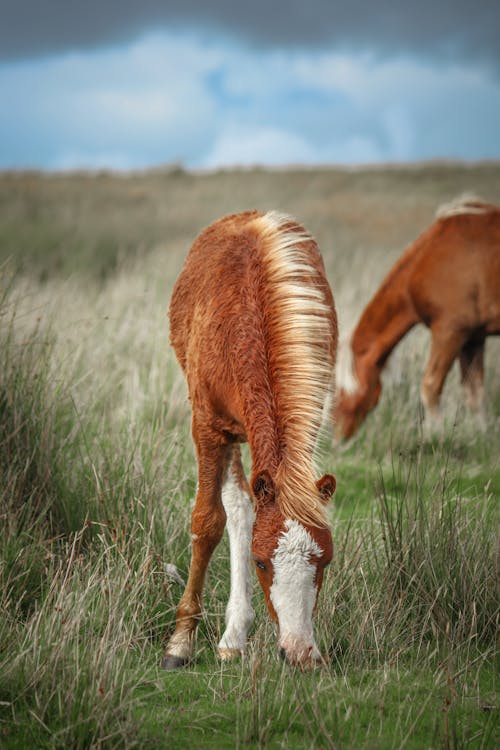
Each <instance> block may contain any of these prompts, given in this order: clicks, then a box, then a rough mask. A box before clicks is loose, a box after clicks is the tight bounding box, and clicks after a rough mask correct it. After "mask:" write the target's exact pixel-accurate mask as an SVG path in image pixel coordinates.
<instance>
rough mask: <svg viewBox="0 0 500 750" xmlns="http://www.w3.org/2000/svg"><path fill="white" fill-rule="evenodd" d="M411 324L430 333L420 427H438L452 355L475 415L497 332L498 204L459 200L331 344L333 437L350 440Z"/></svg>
mask: <svg viewBox="0 0 500 750" xmlns="http://www.w3.org/2000/svg"><path fill="white" fill-rule="evenodd" d="M418 323H423V324H424V325H425V326H427V327H428V328H429V329H430V331H431V348H430V355H429V359H428V362H427V365H426V368H425V373H424V376H423V380H422V384H421V391H420V393H421V400H422V403H423V406H424V411H425V417H426V422H427V424H428V425H430V426H431V427H434V426H437V425H438V424H439V422H440V412H439V402H440V397H441V392H442V390H443V386H444V383H445V379H446V376H447V374H448V371H449V370H450V368H451V365H452V364H453V361H454V360H455V359H457V358H458V360H459V363H460V370H461V383H462V387H463V390H464V400H465V403H466V405H467V406H468V407H469V408H470V409H471V410H472V411H474V412H476V413H478V415H479V416H480V417H481V416H482V410H483V397H484V348H485V339H486V337H487V336H492V335H498V334H499V333H500V207H498V206H495V205H492V204H489V203H485V202H483V201H481V200H479V199H475V198H473V197H467V196H462V197H461V198H458V199H455V200H454V201H452V202H451V203H448V204H446V205H444V206H441V207H440V208H439V209H438V210H437V212H436V220H435V221H434V223H433V224H432V225H431V226H430V227H429V228H428V229H427V230H426V231H424V232H423V233H422V234H421V235H420V236H419V237H418V238H417V239H416V240H415V241H414V242H413V243H412V244H411V245H410V246H409V247H408V248H407V249H406V251H405V252H404V253H403V255H402V256H401V257H400V258H399V260H397V261H396V263H395V264H394V265H393V266H392V268H391V269H390V271H389V273H388V274H387V276H386V277H385V279H384V280H383V282H382V284H381V286H380V288H379V289H378V291H377V292H376V294H375V296H374V297H373V298H372V300H371V301H370V302H369V303H368V305H367V306H366V308H365V310H364V311H363V313H362V315H361V317H360V319H359V322H358V324H357V325H356V326H355V328H354V330H353V332H352V333H351V335H350V336H349V337H348V338H347V339H345V340H343V341H342V342H341V343H340V346H339V357H338V370H337V384H338V401H337V404H336V406H335V408H334V422H335V423H336V433H337V436H338V437H339V438H340V439H347V438H350V437H351V436H352V435H353V434H354V432H355V431H356V430H357V428H358V427H359V425H360V424H361V422H362V421H363V420H364V418H365V417H366V415H367V414H368V412H369V411H370V410H371V409H373V408H374V407H375V406H376V405H377V403H378V401H379V398H380V393H381V390H382V383H381V377H380V376H381V372H382V370H383V368H384V366H385V364H386V362H387V360H388V357H389V355H390V353H391V352H392V350H393V349H394V347H395V346H396V344H397V343H398V342H399V341H400V340H401V339H402V338H403V336H404V335H405V334H406V333H407V332H408V331H409V330H410V329H411V328H413V326H415V325H416V324H418Z"/></svg>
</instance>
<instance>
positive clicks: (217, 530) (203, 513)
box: [191, 505, 226, 554]
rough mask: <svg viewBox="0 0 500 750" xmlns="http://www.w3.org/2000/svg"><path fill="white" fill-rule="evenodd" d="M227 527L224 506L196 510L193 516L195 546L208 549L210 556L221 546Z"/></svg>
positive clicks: (192, 528)
mask: <svg viewBox="0 0 500 750" xmlns="http://www.w3.org/2000/svg"><path fill="white" fill-rule="evenodd" d="M225 526H226V513H225V510H224V508H223V506H222V505H220V506H219V505H217V506H215V508H210V510H209V511H207V510H203V509H202V510H200V509H197V508H195V509H194V511H193V514H192V516H191V542H192V544H193V546H196V547H199V548H203V549H206V551H207V552H208V553H209V554H210V553H211V552H213V550H214V549H215V547H216V546H217V545H218V544H219V542H220V540H221V539H222V535H223V534H224V528H225Z"/></svg>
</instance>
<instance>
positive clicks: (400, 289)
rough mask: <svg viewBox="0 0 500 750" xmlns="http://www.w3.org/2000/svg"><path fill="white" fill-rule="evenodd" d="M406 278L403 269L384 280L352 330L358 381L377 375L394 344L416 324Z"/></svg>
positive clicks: (406, 270) (406, 275)
mask: <svg viewBox="0 0 500 750" xmlns="http://www.w3.org/2000/svg"><path fill="white" fill-rule="evenodd" d="M408 276H409V274H408V269H407V268H404V269H401V270H400V271H399V272H396V273H393V274H391V275H390V277H387V279H386V280H385V281H384V282H383V284H382V286H381V287H380V289H379V290H378V292H377V293H376V294H375V296H374V297H373V299H372V300H371V302H370V303H369V304H368V306H367V307H366V308H365V310H364V312H363V314H362V316H361V318H360V321H359V323H358V325H357V326H356V328H355V330H354V333H353V337H352V350H353V355H354V358H355V360H356V363H357V370H358V371H359V370H360V369H361V371H362V372H361V373H359V374H360V375H361V376H362V377H363V375H365V377H367V378H369V376H370V375H371V374H372V373H377V374H378V372H380V370H381V369H382V368H383V366H384V365H385V363H386V361H387V358H388V357H389V355H390V353H391V352H392V350H393V349H394V347H395V346H396V344H397V343H398V342H399V341H400V340H401V339H402V338H403V336H404V335H405V333H407V331H409V329H410V328H412V327H413V326H414V325H415V324H416V323H417V322H418V316H417V314H416V312H415V309H414V307H413V304H412V301H411V297H410V294H409V290H408ZM363 370H365V372H364V373H363Z"/></svg>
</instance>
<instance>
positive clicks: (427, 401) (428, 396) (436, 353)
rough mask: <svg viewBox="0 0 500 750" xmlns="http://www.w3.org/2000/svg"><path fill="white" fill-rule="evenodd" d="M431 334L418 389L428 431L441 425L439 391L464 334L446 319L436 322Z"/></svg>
mask: <svg viewBox="0 0 500 750" xmlns="http://www.w3.org/2000/svg"><path fill="white" fill-rule="evenodd" d="M431 335H432V341H431V351H430V355H429V360H428V362H427V366H426V368H425V373H424V377H423V380H422V386H421V391H420V394H421V398H422V403H423V405H424V408H425V416H426V426H425V429H426V430H428V431H430V432H432V431H433V430H434V429H435V428H437V427H440V426H441V423H442V420H441V413H440V410H439V401H440V398H441V392H442V390H443V386H444V382H445V380H446V376H447V375H448V371H449V369H450V367H451V365H452V364H453V360H454V359H455V358H456V357H457V356H458V354H459V352H460V349H461V347H462V345H463V343H464V341H465V334H464V333H463V332H462V331H461V330H460V329H458V330H456V329H454V328H453V327H452V325H451V324H450V323H449V321H447V320H445V321H443V322H441V323H439V322H438V323H436V324H435V325H434V326H433V327H432V329H431Z"/></svg>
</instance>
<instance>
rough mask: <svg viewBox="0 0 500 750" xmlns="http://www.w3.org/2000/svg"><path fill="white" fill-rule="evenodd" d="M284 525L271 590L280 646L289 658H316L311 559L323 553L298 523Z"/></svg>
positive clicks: (315, 590)
mask: <svg viewBox="0 0 500 750" xmlns="http://www.w3.org/2000/svg"><path fill="white" fill-rule="evenodd" d="M285 526H286V531H285V532H284V533H283V534H282V535H281V536H280V539H279V542H278V546H277V548H276V552H275V555H274V557H273V567H274V579H273V584H272V586H271V589H270V596H271V601H272V603H273V606H274V609H275V611H276V614H277V616H278V622H279V628H280V646H281V647H282V648H284V649H285V651H286V652H287V654H288V655H289V656H291V657H292V659H293V658H297V659H298V660H299V661H300V660H302V659H304V658H307V657H309V658H312V659H318V658H320V654H319V651H318V648H317V646H316V643H315V641H314V635H313V626H312V614H313V610H314V605H315V603H316V596H317V589H316V585H315V582H314V578H315V575H316V566H315V565H314V564H313V563H312V562H311V557H312V556H317V557H321V555H322V550H321V548H320V547H319V545H318V544H317V543H316V542H315V541H314V539H313V538H312V536H311V535H310V534H309V532H308V531H307V530H306V529H305V528H304V526H302V524H301V523H299V522H298V521H295V520H290V519H287V520H286V521H285Z"/></svg>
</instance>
